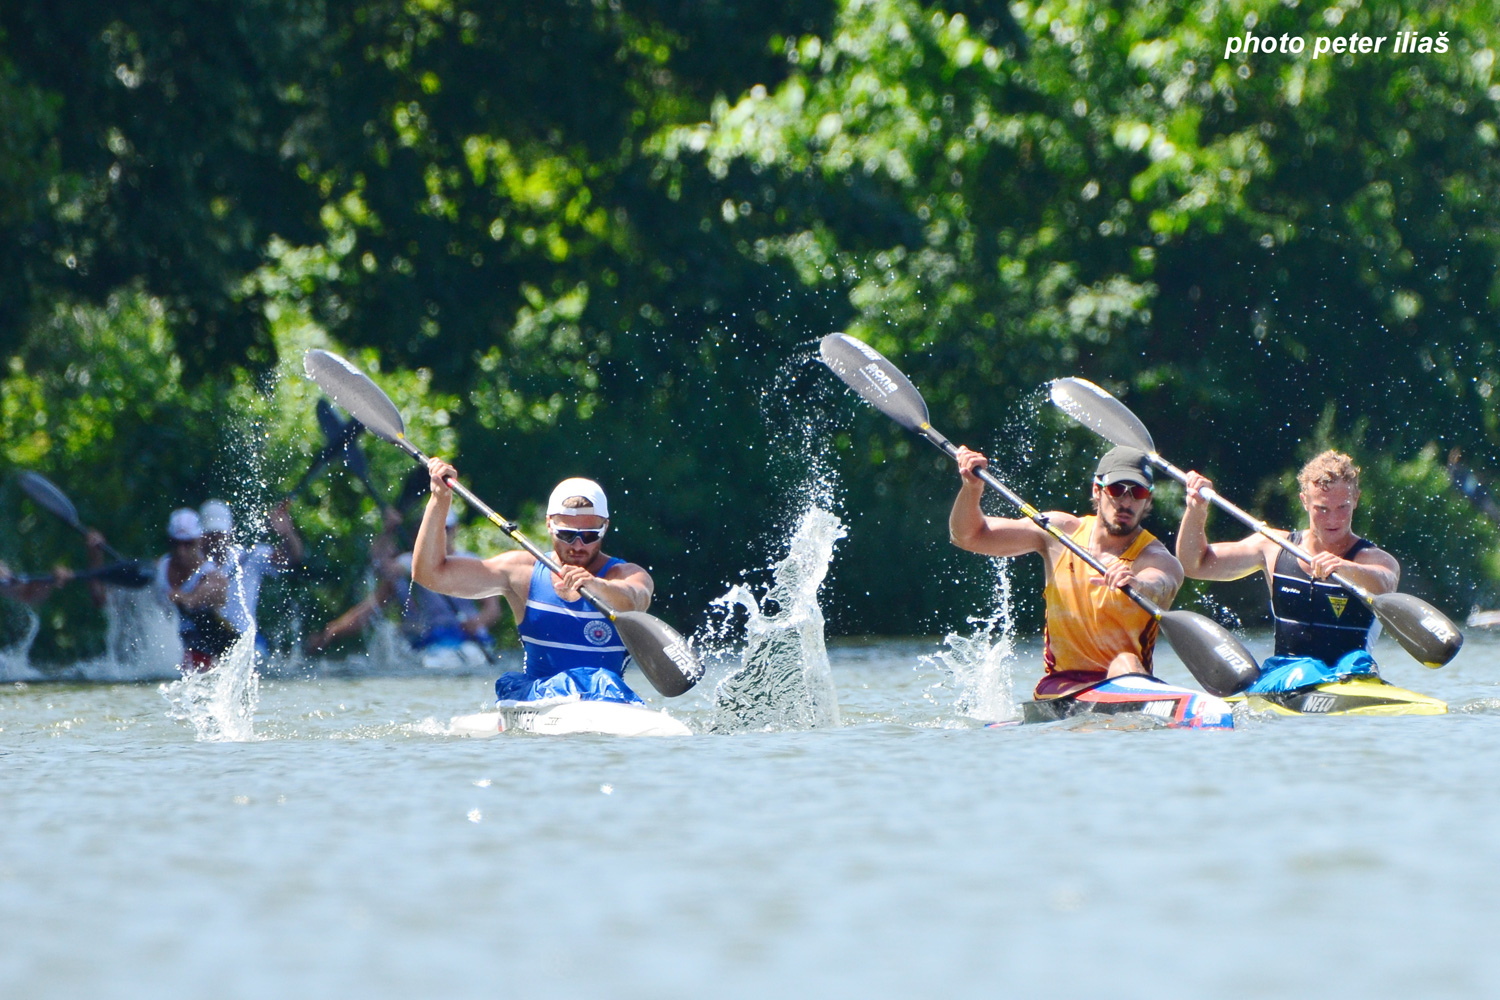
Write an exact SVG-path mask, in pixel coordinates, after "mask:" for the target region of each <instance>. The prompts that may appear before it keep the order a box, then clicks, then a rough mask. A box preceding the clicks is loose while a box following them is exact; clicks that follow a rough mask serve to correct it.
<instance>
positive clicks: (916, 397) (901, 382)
mask: <svg viewBox="0 0 1500 1000" xmlns="http://www.w3.org/2000/svg"><path fill="white" fill-rule="evenodd" d="M818 353H819V354H820V355H821V356H822V360H823V363H824V364H825V365H827V366H828V367H829V368H830V369H831V370H832V371H833V373H834V374H835V375H837V376H838V377H839V378H841V379H843V380H844V383H845V384H846V385H848V386H849V388H851V389H853V390H854V391H855V392H857V393H859V394H860V395H861V396H862V397H864V400H865V402H867V403H869V404H870V405H871V406H873V407H875V409H877V410H879V411H880V412H881V413H884V414H885V415H886V416H888V417H890V418H891V419H892V420H894V421H896V423H898V424H900V425H901V426H902V427H905V428H906V429H907V430H909V431H917V432H918V433H920V432H921V430H922V428H924V427H926V426H927V403H926V401H925V400H923V399H922V394H921V393H920V392H918V391H917V389H916V386H914V385H912V384H911V382H910V381H908V380H907V378H906V376H905V375H903V374H902V373H901V369H899V368H897V367H896V366H895V365H893V364H891V363H890V362H889V361H888V360H886V358H885V356H884V355H882V354H881V353H880V352H879V351H877V350H875V348H873V347H871V346H870V345H869V344H866V343H865V342H864V341H862V340H857V339H855V338H854V337H851V336H849V335H848V334H847V333H830V334H829V335H828V336H826V337H824V338H823V340H822V343H821V344H820V345H819V347H818Z"/></svg>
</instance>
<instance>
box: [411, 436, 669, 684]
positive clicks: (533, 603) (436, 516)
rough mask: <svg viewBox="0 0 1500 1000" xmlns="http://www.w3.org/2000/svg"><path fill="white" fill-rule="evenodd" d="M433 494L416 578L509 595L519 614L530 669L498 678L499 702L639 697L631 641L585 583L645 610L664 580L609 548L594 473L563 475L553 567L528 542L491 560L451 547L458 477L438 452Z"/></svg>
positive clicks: (615, 602)
mask: <svg viewBox="0 0 1500 1000" xmlns="http://www.w3.org/2000/svg"><path fill="white" fill-rule="evenodd" d="M427 472H428V475H429V476H430V477H431V489H432V495H431V497H430V498H429V499H428V501H427V511H426V513H425V514H424V515H423V517H422V527H421V528H420V529H419V530H418V531H417V544H416V548H415V549H414V551H413V554H412V579H413V580H415V581H416V582H417V583H419V584H421V585H422V586H424V587H427V588H428V589H430V590H434V591H437V592H438V593H441V594H448V595H451V596H453V597H463V598H483V597H490V596H497V595H498V596H502V597H504V598H505V599H506V601H508V602H509V603H510V607H511V611H512V612H513V613H514V614H515V616H516V628H517V630H518V631H519V632H520V633H521V643H522V645H523V646H524V647H525V650H526V669H525V670H524V671H513V672H511V673H507V674H502V675H501V676H500V679H499V680H497V681H496V682H495V696H496V697H497V698H499V699H500V700H501V701H536V700H540V699H543V698H554V697H567V696H572V695H576V696H578V697H581V698H584V699H587V700H597V701H620V702H626V703H634V704H638V703H640V700H641V699H640V697H639V696H638V695H637V694H636V693H635V692H634V691H632V690H630V688H629V687H628V686H627V685H626V684H625V681H624V678H623V677H622V674H623V673H624V671H625V667H626V664H627V661H626V651H625V645H624V643H623V642H621V641H620V637H619V635H618V634H616V632H615V629H614V626H613V625H612V624H611V623H610V621H609V618H608V617H606V616H605V615H604V614H603V612H601V611H599V610H598V609H596V608H595V607H594V606H593V605H592V604H590V603H589V602H588V601H587V600H585V599H584V597H583V596H582V594H581V593H580V592H579V589H580V588H581V587H588V588H589V590H590V591H592V592H593V593H594V594H596V595H597V596H598V597H599V598H600V599H601V600H603V601H605V602H606V603H608V604H609V606H610V607H611V608H614V609H615V610H617V611H645V610H646V609H647V608H649V607H650V606H651V595H652V593H653V592H654V591H655V587H656V585H655V584H654V583H653V582H652V580H651V575H650V574H649V573H647V572H646V570H645V569H644V568H642V567H641V566H637V565H636V564H635V563H632V562H626V561H625V560H624V559H619V558H615V557H613V556H610V555H607V554H605V552H604V535H605V533H606V532H607V531H608V530H609V501H608V500H607V499H606V498H605V496H604V490H603V489H602V488H601V487H600V486H599V484H598V483H596V482H594V481H593V480H592V479H564V480H563V481H562V482H560V483H558V484H557V488H556V489H554V490H553V491H552V496H551V497H550V498H549V499H548V501H547V531H548V533H549V534H550V535H551V537H552V551H553V554H554V555H555V556H556V557H557V562H558V563H559V564H560V565H561V567H562V573H560V574H556V575H554V574H553V573H552V572H551V571H550V570H548V569H547V567H546V566H545V565H543V564H542V563H541V562H540V561H538V560H537V559H536V557H535V556H533V555H531V554H530V553H529V552H526V551H524V550H515V551H511V552H502V553H500V554H499V555H496V556H491V557H490V558H488V559H479V558H476V557H473V556H454V555H449V554H448V553H447V552H446V551H445V549H444V547H443V544H442V542H441V534H440V531H439V526H440V525H441V524H442V523H443V520H444V519H445V518H446V517H448V515H449V512H450V508H451V504H452V502H453V491H452V490H451V489H450V488H449V487H448V484H447V482H446V480H447V479H448V478H450V477H452V478H457V476H458V473H457V472H456V471H455V470H454V468H453V466H451V465H449V464H448V463H447V462H444V461H443V460H442V459H440V458H434V459H433V460H432V461H431V462H429V463H428V465H427Z"/></svg>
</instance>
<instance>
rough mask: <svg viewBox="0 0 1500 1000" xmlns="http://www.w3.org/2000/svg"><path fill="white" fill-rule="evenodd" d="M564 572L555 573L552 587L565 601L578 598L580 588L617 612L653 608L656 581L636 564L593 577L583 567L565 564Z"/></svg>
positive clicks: (628, 564) (629, 564)
mask: <svg viewBox="0 0 1500 1000" xmlns="http://www.w3.org/2000/svg"><path fill="white" fill-rule="evenodd" d="M562 569H563V571H562V574H561V575H559V576H554V578H553V587H554V589H555V590H556V591H557V596H558V597H561V598H562V599H563V600H565V601H576V600H578V597H579V588H580V587H585V586H586V587H588V588H589V590H590V591H591V592H592V593H593V594H594V596H596V597H598V598H599V599H600V600H602V601H603V602H604V603H606V604H608V605H609V606H610V607H611V608H613V609H614V610H616V611H645V610H646V609H647V608H649V607H651V595H652V594H653V593H655V591H656V583H655V581H653V580H652V579H651V574H649V573H647V572H646V570H645V569H644V568H642V567H640V566H637V565H636V564H635V563H625V564H624V565H623V566H616V567H615V568H614V569H612V570H610V571H609V572H608V573H607V574H606V575H604V576H602V577H599V576H594V575H593V574H592V573H590V572H589V571H588V570H586V569H584V568H583V567H581V566H564V567H563V568H562Z"/></svg>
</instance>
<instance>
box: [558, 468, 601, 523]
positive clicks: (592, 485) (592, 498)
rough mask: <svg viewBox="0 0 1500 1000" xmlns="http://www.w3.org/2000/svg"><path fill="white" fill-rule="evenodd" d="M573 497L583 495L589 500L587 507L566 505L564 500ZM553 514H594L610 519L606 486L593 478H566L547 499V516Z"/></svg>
mask: <svg viewBox="0 0 1500 1000" xmlns="http://www.w3.org/2000/svg"><path fill="white" fill-rule="evenodd" d="M573 497H582V498H583V499H585V500H587V501H588V502H589V505H588V506H587V507H564V506H563V501H565V500H571V499H572V498H573ZM553 514H584V515H588V514H593V515H594V516H596V517H602V518H605V519H608V517H609V501H608V500H606V499H604V488H603V487H602V486H600V485H599V484H598V483H596V482H594V481H593V480H592V479H580V478H577V477H575V478H573V479H564V480H563V481H562V482H560V483H558V484H557V488H556V489H554V490H553V491H552V496H551V498H549V499H548V500H547V516H548V517H551V516H552V515H553Z"/></svg>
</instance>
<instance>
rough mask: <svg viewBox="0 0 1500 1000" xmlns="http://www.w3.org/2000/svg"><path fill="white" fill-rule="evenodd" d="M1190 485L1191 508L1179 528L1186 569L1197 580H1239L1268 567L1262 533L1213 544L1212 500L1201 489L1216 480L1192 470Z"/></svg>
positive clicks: (1180, 551)
mask: <svg viewBox="0 0 1500 1000" xmlns="http://www.w3.org/2000/svg"><path fill="white" fill-rule="evenodd" d="M1186 486H1187V495H1186V500H1187V507H1186V509H1185V510H1183V512H1182V524H1181V525H1180V526H1179V527H1178V529H1177V558H1178V559H1180V560H1181V561H1182V571H1183V572H1184V573H1186V574H1187V575H1188V576H1190V577H1192V578H1193V579H1194V580H1238V579H1240V578H1241V577H1244V576H1249V575H1250V574H1251V573H1254V572H1256V571H1257V570H1261V569H1265V566H1266V555H1265V543H1264V542H1263V541H1262V540H1261V537H1260V536H1259V535H1250V536H1249V537H1246V538H1242V539H1240V540H1239V541H1237V542H1215V543H1213V544H1209V541H1208V533H1207V525H1208V507H1209V503H1208V501H1207V500H1205V499H1203V497H1202V495H1201V494H1199V492H1198V490H1199V489H1202V488H1212V487H1213V483H1211V482H1209V481H1208V480H1207V479H1205V478H1204V477H1203V476H1200V475H1199V474H1198V473H1196V472H1189V473H1188V475H1187V483H1186ZM1179 584H1180V581H1179Z"/></svg>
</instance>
